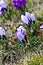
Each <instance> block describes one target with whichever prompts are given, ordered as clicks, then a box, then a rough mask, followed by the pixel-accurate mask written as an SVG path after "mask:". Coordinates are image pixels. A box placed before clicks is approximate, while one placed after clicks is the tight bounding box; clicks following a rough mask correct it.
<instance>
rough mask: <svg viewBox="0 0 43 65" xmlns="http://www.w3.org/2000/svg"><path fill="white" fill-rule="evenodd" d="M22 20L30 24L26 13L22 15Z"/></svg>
mask: <svg viewBox="0 0 43 65" xmlns="http://www.w3.org/2000/svg"><path fill="white" fill-rule="evenodd" d="M21 20H22V21H23V22H24V23H25V24H27V25H28V18H27V17H26V16H24V15H21Z"/></svg>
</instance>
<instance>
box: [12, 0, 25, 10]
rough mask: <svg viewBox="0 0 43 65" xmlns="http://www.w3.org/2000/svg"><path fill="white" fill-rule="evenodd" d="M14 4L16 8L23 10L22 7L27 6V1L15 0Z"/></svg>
mask: <svg viewBox="0 0 43 65" xmlns="http://www.w3.org/2000/svg"><path fill="white" fill-rule="evenodd" d="M13 4H14V6H15V7H16V8H18V9H20V10H22V6H24V7H25V6H26V0H13Z"/></svg>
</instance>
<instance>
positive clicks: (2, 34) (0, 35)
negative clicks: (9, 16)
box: [0, 27, 6, 40]
mask: <svg viewBox="0 0 43 65" xmlns="http://www.w3.org/2000/svg"><path fill="white" fill-rule="evenodd" d="M0 38H1V39H3V40H4V39H6V32H5V29H4V28H3V27H0Z"/></svg>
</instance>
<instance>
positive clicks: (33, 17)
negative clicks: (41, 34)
mask: <svg viewBox="0 0 43 65" xmlns="http://www.w3.org/2000/svg"><path fill="white" fill-rule="evenodd" d="M31 21H32V22H33V23H35V15H34V14H33V13H32V14H31Z"/></svg>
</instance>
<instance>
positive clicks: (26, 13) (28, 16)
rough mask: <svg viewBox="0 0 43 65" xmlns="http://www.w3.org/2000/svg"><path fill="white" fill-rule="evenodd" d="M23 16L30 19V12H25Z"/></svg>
mask: <svg viewBox="0 0 43 65" xmlns="http://www.w3.org/2000/svg"><path fill="white" fill-rule="evenodd" d="M25 16H26V17H27V18H28V19H29V20H30V18H31V15H30V13H29V12H25Z"/></svg>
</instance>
